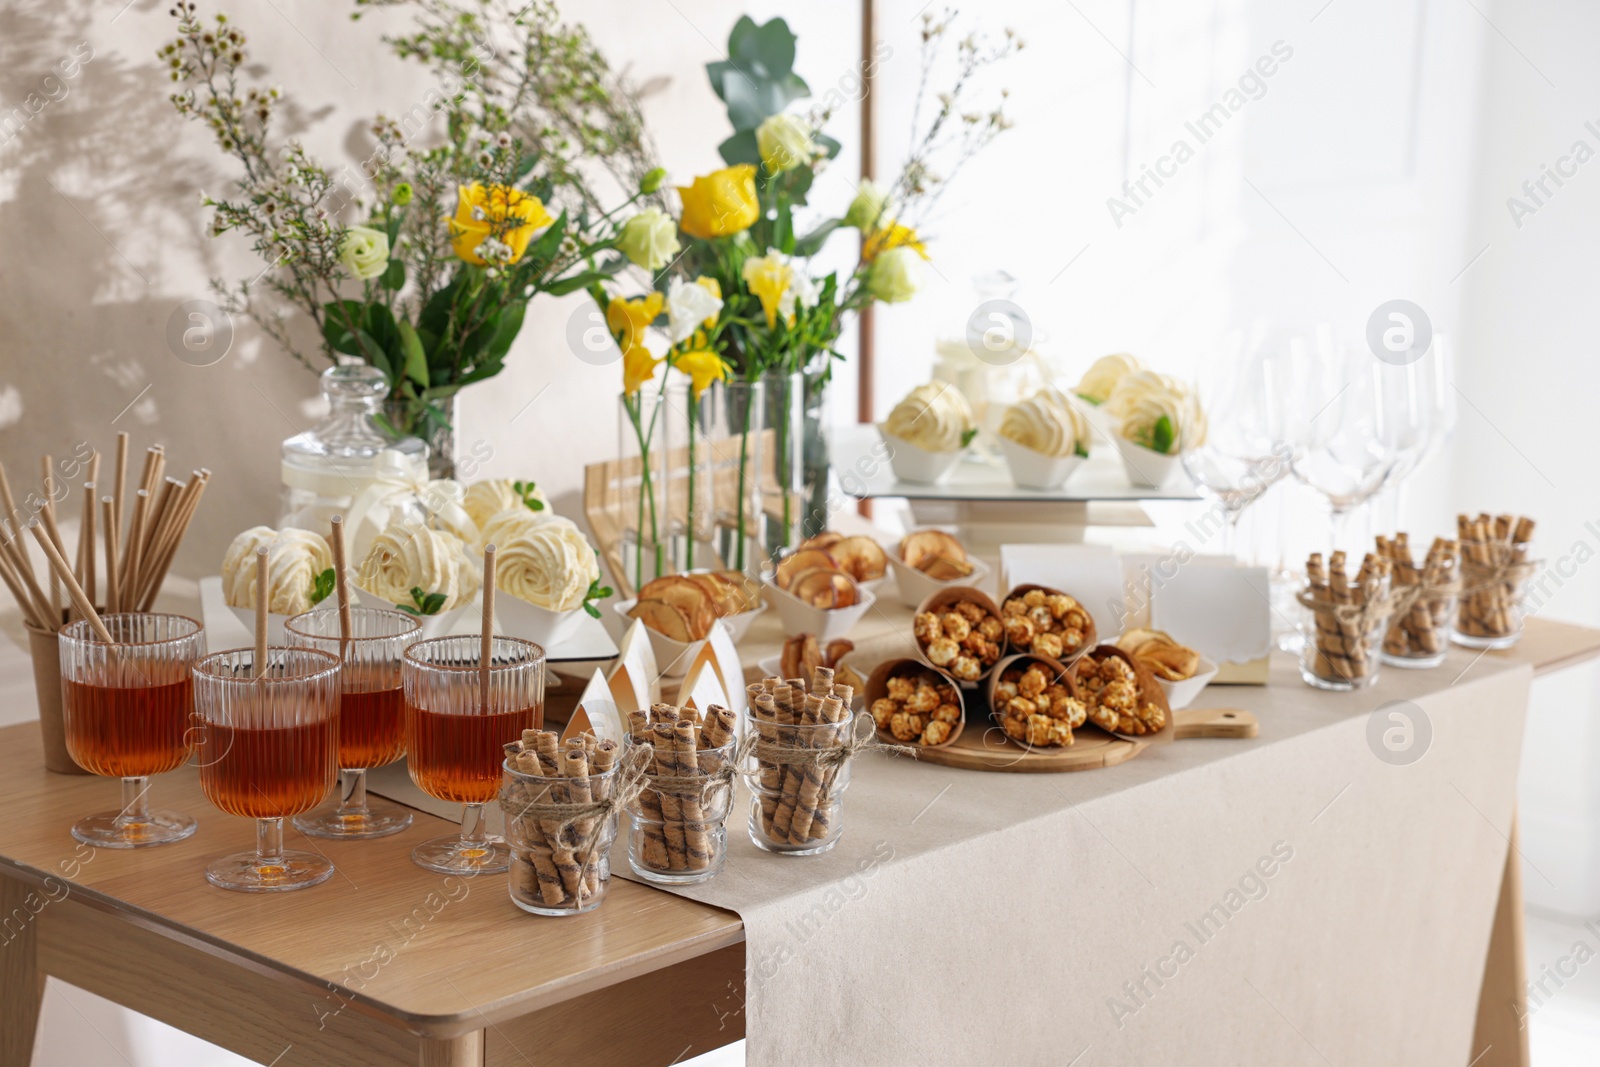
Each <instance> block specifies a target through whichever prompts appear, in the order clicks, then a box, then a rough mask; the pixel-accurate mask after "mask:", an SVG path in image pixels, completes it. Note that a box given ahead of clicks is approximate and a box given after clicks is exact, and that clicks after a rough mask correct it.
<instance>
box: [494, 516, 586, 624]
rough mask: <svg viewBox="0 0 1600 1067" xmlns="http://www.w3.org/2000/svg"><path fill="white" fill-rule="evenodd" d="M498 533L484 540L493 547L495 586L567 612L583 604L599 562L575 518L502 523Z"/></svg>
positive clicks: (517, 595)
mask: <svg viewBox="0 0 1600 1067" xmlns="http://www.w3.org/2000/svg"><path fill="white" fill-rule="evenodd" d="M524 510H527V509H524ZM529 514H530V515H533V514H536V513H535V512H529ZM499 518H500V517H499V516H496V518H495V522H498V520H499ZM491 525H494V523H491ZM501 532H502V533H503V534H504V535H506V536H505V537H504V538H503V539H502V538H501V537H500V536H498V535H497V536H495V537H491V538H488V539H487V541H486V542H485V543H486V544H493V545H494V548H495V569H494V575H495V582H494V584H495V587H496V588H497V589H499V590H500V591H501V592H504V593H509V594H510V595H511V596H514V597H516V598H517V599H518V600H525V601H527V602H528V603H529V604H532V605H534V606H535V607H540V608H544V609H545V610H547V611H571V610H572V609H573V608H576V607H579V606H581V605H582V604H583V600H584V597H586V596H588V594H589V587H590V585H592V584H593V583H594V581H595V579H596V578H599V577H600V561H599V560H598V559H597V558H596V557H595V554H594V548H593V547H592V546H591V545H590V544H589V541H588V539H587V538H585V537H584V536H583V531H581V530H579V529H578V527H577V524H576V523H574V522H573V521H572V520H571V519H562V518H552V519H547V520H545V521H543V522H536V523H521V524H520V525H513V524H511V523H507V524H505V525H504V527H503V528H502V531H501Z"/></svg>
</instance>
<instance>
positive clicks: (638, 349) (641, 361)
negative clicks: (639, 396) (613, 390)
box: [622, 345, 661, 396]
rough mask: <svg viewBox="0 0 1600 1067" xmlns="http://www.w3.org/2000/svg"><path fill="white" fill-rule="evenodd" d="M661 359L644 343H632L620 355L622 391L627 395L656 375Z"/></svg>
mask: <svg viewBox="0 0 1600 1067" xmlns="http://www.w3.org/2000/svg"><path fill="white" fill-rule="evenodd" d="M660 363H661V361H660V360H659V359H657V358H656V357H655V356H653V355H651V354H650V350H649V349H648V348H646V347H645V346H644V345H634V346H633V347H632V348H630V349H628V351H627V352H626V353H625V354H624V355H623V357H622V391H623V392H624V393H626V394H628V395H629V396H632V395H633V394H634V393H637V392H638V391H639V389H640V388H641V387H642V386H643V385H644V384H645V383H646V382H648V381H649V380H650V379H651V378H654V377H655V376H656V367H657V366H659V365H660Z"/></svg>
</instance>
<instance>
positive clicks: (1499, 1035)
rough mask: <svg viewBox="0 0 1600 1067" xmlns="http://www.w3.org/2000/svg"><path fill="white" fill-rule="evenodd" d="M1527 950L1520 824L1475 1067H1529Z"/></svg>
mask: <svg viewBox="0 0 1600 1067" xmlns="http://www.w3.org/2000/svg"><path fill="white" fill-rule="evenodd" d="M1526 953H1527V947H1526V945H1525V943H1524V937H1523V928H1522V865H1521V856H1520V855H1519V854H1518V852H1517V824H1516V821H1515V817H1514V816H1513V819H1512V823H1511V847H1510V848H1508V849H1507V850H1506V869H1505V873H1504V874H1503V875H1502V876H1501V879H1500V903H1499V904H1498V905H1497V906H1496V907H1495V912H1494V927H1493V929H1492V930H1491V931H1490V934H1489V956H1488V958H1487V959H1486V960H1485V961H1484V965H1483V988H1482V989H1481V990H1480V991H1479V993H1478V1025H1477V1027H1476V1029H1475V1030H1474V1032H1473V1035H1472V1052H1471V1055H1472V1056H1473V1057H1474V1058H1473V1059H1472V1061H1471V1062H1472V1064H1473V1067H1529V1064H1530V1063H1531V1062H1532V1061H1531V1058H1530V1056H1529V1053H1528V1027H1527V1022H1526V1019H1527V1015H1528V997H1527V988H1528V986H1527V980H1528V965H1527V954H1526Z"/></svg>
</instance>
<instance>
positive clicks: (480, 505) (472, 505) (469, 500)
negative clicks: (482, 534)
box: [461, 478, 544, 531]
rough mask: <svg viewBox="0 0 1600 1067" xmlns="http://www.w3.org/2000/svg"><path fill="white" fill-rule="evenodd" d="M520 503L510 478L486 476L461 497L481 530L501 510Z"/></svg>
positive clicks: (473, 520) (462, 504) (473, 521)
mask: <svg viewBox="0 0 1600 1067" xmlns="http://www.w3.org/2000/svg"><path fill="white" fill-rule="evenodd" d="M540 499H541V500H542V499H544V496H543V494H540ZM520 503H521V501H520V500H519V499H517V493H516V490H514V489H512V488H511V479H510V478H486V479H484V480H483V481H481V482H473V483H472V484H471V485H469V486H467V489H466V492H465V493H464V494H463V495H462V497H461V506H462V507H463V508H465V509H466V510H467V514H468V515H469V516H471V517H472V523H473V525H474V526H476V527H477V528H478V529H479V531H482V530H483V524H484V523H486V522H488V521H489V520H490V519H492V518H494V517H495V516H496V515H498V514H499V513H500V512H502V511H504V510H506V509H507V508H509V507H511V506H513V505H515V504H520Z"/></svg>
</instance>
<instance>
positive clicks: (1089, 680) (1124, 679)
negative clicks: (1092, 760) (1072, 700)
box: [1065, 652, 1167, 737]
mask: <svg viewBox="0 0 1600 1067" xmlns="http://www.w3.org/2000/svg"><path fill="white" fill-rule="evenodd" d="M1097 655H1098V657H1099V658H1096V657H1097ZM1077 681H1078V692H1079V693H1080V694H1081V695H1082V697H1083V703H1084V705H1085V713H1086V715H1087V717H1088V720H1089V721H1090V722H1092V723H1094V724H1095V725H1096V726H1098V727H1100V728H1101V729H1102V730H1105V731H1107V732H1109V733H1117V734H1131V735H1133V736H1136V737H1137V736H1142V735H1144V734H1153V733H1157V732H1159V731H1160V730H1161V728H1162V727H1163V726H1165V725H1166V722H1167V713H1166V710H1165V709H1164V708H1163V707H1162V706H1161V703H1160V702H1158V701H1157V700H1155V699H1153V698H1152V694H1151V693H1150V692H1149V691H1148V690H1147V689H1146V687H1145V686H1144V684H1143V683H1141V681H1140V679H1139V675H1138V672H1136V671H1135V670H1134V669H1133V667H1132V665H1130V664H1129V663H1128V662H1127V661H1126V660H1124V659H1122V658H1121V657H1120V656H1117V655H1115V654H1114V653H1110V652H1101V653H1098V654H1097V653H1090V654H1089V656H1088V657H1087V658H1085V659H1084V660H1083V661H1082V662H1081V663H1080V664H1079V666H1078V674H1077ZM1149 686H1150V687H1151V688H1154V686H1155V683H1154V681H1151V682H1150V683H1149ZM1157 692H1159V690H1157ZM1065 710H1067V711H1069V712H1071V711H1072V709H1071V708H1067V709H1065Z"/></svg>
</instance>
